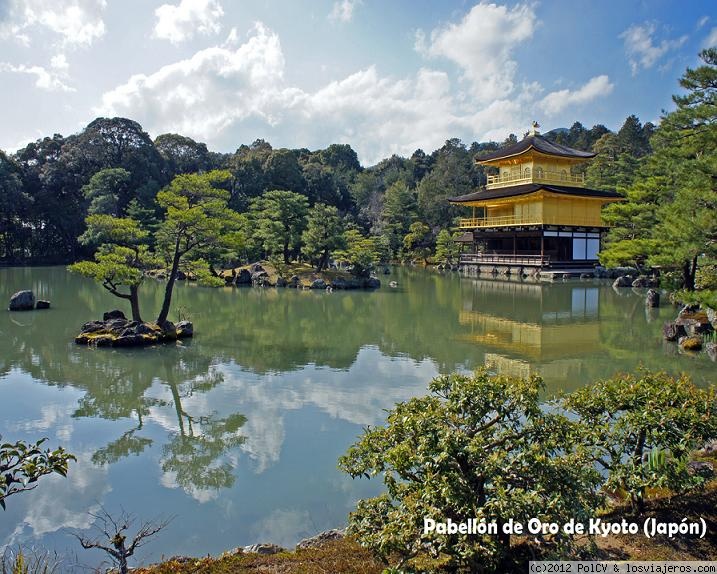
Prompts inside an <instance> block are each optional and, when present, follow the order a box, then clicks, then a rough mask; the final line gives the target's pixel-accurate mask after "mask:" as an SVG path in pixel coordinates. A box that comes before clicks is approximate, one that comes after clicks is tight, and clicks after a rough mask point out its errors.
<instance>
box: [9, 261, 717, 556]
mask: <svg viewBox="0 0 717 574" xmlns="http://www.w3.org/2000/svg"><path fill="white" fill-rule="evenodd" d="M381 279H382V280H383V282H384V287H382V288H381V289H380V290H378V291H375V292H357V291H352V292H333V293H326V292H323V291H321V292H312V291H295V290H288V289H281V290H277V289H254V288H243V289H233V288H226V289H206V288H200V287H197V286H195V285H191V284H187V285H183V284H180V285H179V286H178V288H177V289H176V295H175V299H174V301H173V311H172V314H171V317H170V318H171V319H173V320H177V319H178V318H179V317H178V314H181V315H182V316H183V317H187V318H189V319H191V320H192V321H193V322H194V325H195V338H194V339H193V340H190V341H185V342H183V343H181V344H177V345H167V346H158V347H154V348H146V349H136V350H119V349H118V350H110V349H91V348H86V347H78V346H76V345H75V344H74V343H73V337H74V336H75V334H76V333H77V332H78V328H79V326H80V325H81V324H82V323H84V322H85V321H89V320H91V319H95V318H99V317H101V315H102V312H103V311H106V310H109V309H112V308H116V307H118V304H119V305H120V308H121V305H122V304H123V303H124V302H120V301H119V300H118V299H115V298H114V297H112V296H111V295H109V294H107V293H106V292H104V291H103V289H102V288H101V287H100V286H98V285H97V284H95V283H93V282H92V281H90V280H87V279H84V278H81V277H78V276H75V275H72V274H69V273H68V272H67V271H66V270H65V269H64V268H60V267H52V268H17V269H15V268H6V269H0V302H1V303H2V305H3V306H4V305H6V302H7V301H8V299H9V297H10V295H11V294H12V293H13V292H15V291H17V290H20V289H32V290H33V291H34V292H35V295H36V296H37V297H38V298H42V299H49V300H51V301H52V309H50V310H47V311H32V312H25V313H10V312H8V311H5V310H2V311H0V434H2V435H3V437H4V439H6V440H17V439H25V440H33V439H36V438H39V437H45V436H46V437H49V443H50V444H51V445H53V446H54V445H63V446H65V447H66V448H67V449H68V450H69V451H70V452H72V453H74V454H75V455H76V456H77V459H78V460H77V463H75V464H72V466H71V468H70V472H69V476H68V478H67V479H62V478H60V477H54V476H53V477H49V478H46V479H44V480H42V481H41V483H40V485H39V487H38V488H37V489H36V490H35V491H34V492H31V493H26V494H21V495H17V496H13V497H11V498H9V499H8V501H7V502H8V509H7V511H5V512H0V548H1V547H3V546H7V545H14V544H29V545H44V546H46V547H49V548H53V549H56V550H58V551H59V552H63V553H67V552H70V553H75V552H80V555H79V559H80V561H81V562H84V563H88V564H97V563H98V562H99V560H100V559H101V556H99V555H95V554H92V553H87V552H85V551H81V550H79V548H78V545H77V543H76V541H75V540H74V538H73V537H72V536H71V532H73V531H81V530H84V529H87V528H90V526H91V525H92V519H91V517H90V516H89V514H88V513H89V512H96V511H97V509H98V508H99V505H103V506H104V507H105V508H107V509H108V510H109V511H110V512H117V511H118V510H119V509H120V508H123V509H124V510H126V511H128V512H130V513H133V514H135V515H137V516H138V517H139V518H144V519H149V518H154V517H156V516H158V515H162V516H174V517H175V518H174V520H173V521H172V523H171V525H170V526H169V527H168V528H167V529H166V530H165V531H164V532H162V533H161V534H160V535H159V536H158V537H157V538H156V539H155V540H154V541H153V542H151V543H150V544H149V545H148V546H146V547H145V548H144V549H143V550H142V553H141V554H140V555H139V559H140V561H143V562H148V561H151V560H156V559H159V558H160V557H161V556H162V555H164V556H169V555H175V554H183V555H206V554H207V553H212V554H216V553H220V552H221V551H224V550H227V549H230V548H234V547H236V546H240V545H246V544H251V543H254V542H259V541H261V542H275V543H278V544H281V545H287V546H288V545H292V544H294V543H295V542H296V541H298V540H299V539H301V538H304V537H307V536H310V535H313V534H315V533H317V532H319V531H321V530H325V529H327V528H332V527H341V526H343V525H344V523H345V519H346V515H347V513H348V512H349V511H350V510H351V508H352V507H353V505H354V503H355V501H356V500H357V499H358V498H362V497H367V496H372V495H374V494H376V493H377V492H379V491H380V489H381V485H380V483H378V482H377V481H367V480H351V479H350V478H348V477H347V476H344V475H343V474H342V473H340V472H339V471H338V470H337V468H336V461H337V458H338V457H339V456H340V455H341V454H342V453H344V452H345V450H346V449H347V448H348V446H349V445H350V444H351V443H352V442H353V441H354V440H355V439H356V437H357V436H358V435H359V434H360V433H361V430H362V428H363V427H364V426H366V425H376V424H380V423H381V422H382V421H383V418H384V416H385V410H384V409H389V408H391V407H392V406H393V404H394V403H395V402H396V401H401V400H404V399H408V398H410V397H412V396H416V395H420V394H423V393H424V392H425V389H426V385H427V383H428V382H429V380H430V379H431V378H432V377H434V376H436V375H437V374H439V373H448V372H450V371H453V370H463V371H470V370H473V369H475V368H476V367H479V366H482V365H487V366H488V367H489V368H491V369H492V370H494V371H497V372H501V373H507V374H515V375H528V374H531V373H537V374H540V375H542V376H543V377H544V379H545V381H546V386H547V392H548V393H557V392H560V391H570V390H572V389H576V388H579V387H580V386H582V385H585V384H587V383H588V382H590V381H592V380H595V379H597V378H601V377H606V376H610V375H612V374H613V373H615V372H616V371H619V370H632V369H634V368H636V367H637V366H638V365H640V364H642V365H644V366H646V367H649V368H660V369H666V370H668V371H671V372H674V373H677V372H680V371H685V372H687V373H689V374H690V375H691V376H692V377H693V379H694V380H695V381H696V382H697V383H698V384H699V385H706V384H709V383H711V382H714V381H715V374H714V373H715V364H714V363H712V362H711V361H709V360H708V359H707V357H706V356H705V355H699V356H688V355H682V354H679V353H678V352H677V350H676V348H675V346H674V345H673V344H669V343H664V342H663V341H662V339H661V336H660V329H661V325H662V322H663V321H664V320H666V319H668V318H671V317H673V316H674V315H675V313H676V311H675V309H674V308H673V307H671V306H665V307H662V308H660V309H659V310H652V311H646V309H645V307H644V303H643V299H644V293H641V292H639V291H637V290H634V291H633V290H631V289H621V290H619V291H616V290H614V289H613V288H612V287H611V285H610V284H609V283H608V282H599V281H571V282H565V283H557V284H536V283H517V282H505V281H489V280H480V279H474V278H467V277H460V276H459V275H458V274H448V275H442V274H439V273H435V272H431V271H424V270H422V269H403V268H401V269H395V270H394V271H393V273H392V274H391V275H390V276H386V277H381ZM388 280H395V281H397V282H398V288H395V289H392V288H389V287H388ZM161 288H162V284H159V283H154V282H149V283H148V284H146V285H145V286H143V291H144V293H143V297H144V298H143V301H142V304H143V309H144V316H145V317H152V316H154V315H155V313H156V310H157V309H158V308H159V305H160V302H161Z"/></svg>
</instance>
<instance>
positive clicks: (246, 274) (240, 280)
mask: <svg viewBox="0 0 717 574" xmlns="http://www.w3.org/2000/svg"><path fill="white" fill-rule="evenodd" d="M234 285H251V272H250V271H249V270H248V269H240V270H239V273H237V274H236V277H235V278H234Z"/></svg>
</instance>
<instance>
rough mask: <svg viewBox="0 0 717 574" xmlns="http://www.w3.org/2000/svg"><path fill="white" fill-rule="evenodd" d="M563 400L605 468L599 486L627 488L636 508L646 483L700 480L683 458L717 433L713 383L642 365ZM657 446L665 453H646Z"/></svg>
mask: <svg viewBox="0 0 717 574" xmlns="http://www.w3.org/2000/svg"><path fill="white" fill-rule="evenodd" d="M563 405H564V407H565V408H566V409H568V411H570V412H571V413H573V414H575V415H577V416H578V417H580V423H581V427H582V432H583V434H584V438H583V440H584V441H585V443H586V444H587V445H588V447H589V449H590V450H591V452H592V454H591V456H592V458H593V459H594V461H595V462H596V463H597V464H599V465H600V467H602V469H603V470H604V471H605V472H607V473H608V476H607V480H606V481H605V484H604V486H603V488H604V489H605V490H607V491H608V492H614V491H616V490H623V491H625V492H627V493H628V494H629V495H630V500H631V502H632V505H633V508H634V509H635V510H637V511H638V512H642V511H643V509H644V501H645V490H646V489H647V488H669V489H671V490H673V491H674V492H684V491H686V490H689V489H692V488H695V487H698V486H701V485H702V484H704V478H703V477H701V476H700V475H699V474H696V473H695V474H691V473H690V472H689V470H688V465H687V463H688V462H689V460H690V459H689V456H690V454H691V453H692V451H694V450H696V449H697V448H700V447H702V446H703V445H704V444H705V443H706V442H708V441H710V440H712V439H714V438H715V437H716V436H717V396H716V395H715V391H714V389H710V390H704V389H698V388H697V387H695V386H694V385H693V384H692V383H691V382H690V381H689V379H687V377H686V376H684V375H683V376H681V377H680V378H678V379H674V378H672V377H670V376H669V375H667V374H666V373H651V372H648V371H644V372H641V373H639V374H638V375H637V376H635V375H619V376H616V377H615V378H612V379H608V380H605V381H599V382H597V383H595V384H593V385H592V386H589V387H584V388H582V389H580V390H578V391H576V392H574V393H572V394H571V395H569V396H568V397H567V398H566V399H565V400H564V403H563ZM659 452H662V453H663V454H664V455H665V456H664V457H656V456H653V457H650V456H649V455H650V454H653V455H656V454H657V453H659ZM662 458H664V460H663V461H662V462H661V463H659V464H655V462H654V461H655V460H656V459H662Z"/></svg>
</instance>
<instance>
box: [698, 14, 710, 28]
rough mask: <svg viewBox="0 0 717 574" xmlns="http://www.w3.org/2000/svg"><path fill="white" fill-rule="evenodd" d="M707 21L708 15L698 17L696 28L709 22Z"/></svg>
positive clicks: (708, 19)
mask: <svg viewBox="0 0 717 574" xmlns="http://www.w3.org/2000/svg"><path fill="white" fill-rule="evenodd" d="M709 21H710V17H709V16H702V18H700V19H699V20H698V21H697V28H698V29H699V28H702V26H704V25H705V24H707V22H709Z"/></svg>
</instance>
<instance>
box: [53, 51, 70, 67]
mask: <svg viewBox="0 0 717 574" xmlns="http://www.w3.org/2000/svg"><path fill="white" fill-rule="evenodd" d="M50 67H51V68H53V69H55V70H59V71H66V70H67V69H68V68H69V67H70V64H69V63H68V62H67V58H66V57H65V55H64V54H56V55H54V56H53V57H52V58H51V59H50Z"/></svg>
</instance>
